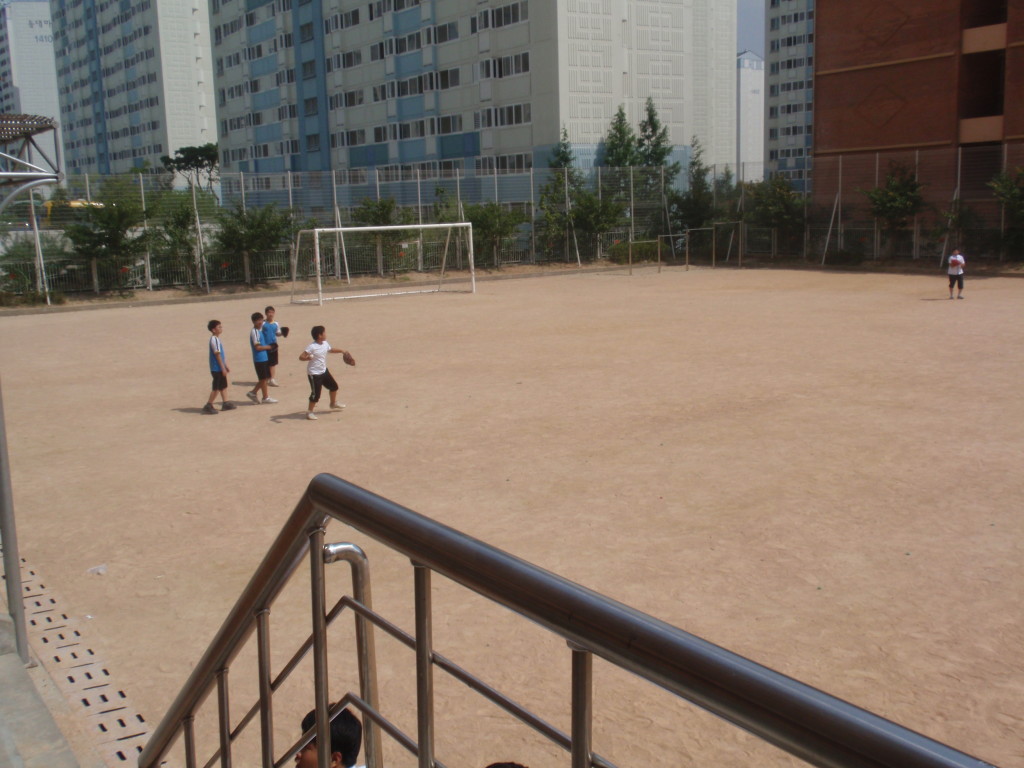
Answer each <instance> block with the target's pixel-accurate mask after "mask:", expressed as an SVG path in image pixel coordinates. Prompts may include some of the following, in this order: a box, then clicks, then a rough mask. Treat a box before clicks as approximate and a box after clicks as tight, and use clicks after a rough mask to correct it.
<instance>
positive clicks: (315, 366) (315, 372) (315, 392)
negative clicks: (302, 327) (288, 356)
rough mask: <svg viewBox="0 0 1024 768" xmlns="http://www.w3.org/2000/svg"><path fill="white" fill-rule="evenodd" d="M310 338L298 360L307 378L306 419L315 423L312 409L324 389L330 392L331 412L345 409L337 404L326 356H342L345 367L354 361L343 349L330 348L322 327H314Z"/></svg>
mask: <svg viewBox="0 0 1024 768" xmlns="http://www.w3.org/2000/svg"><path fill="white" fill-rule="evenodd" d="M310 336H312V337H313V343H312V344H310V345H309V346H308V347H306V348H305V349H304V350H302V354H301V355H299V360H302V361H304V362H305V363H306V375H307V377H308V378H309V409H308V410H307V411H306V418H307V419H309V420H311V421H316V414H315V413H313V409H314V408H316V404H317V403H318V402H320V393H321V392H322V391H323V388H324V387H327V391H328V392H330V396H331V408H332V409H333V410H336V411H340V410H341V409H342V408H344V407H345V404H344V403H339V402H338V382H336V381H335V380H334V377H333V376H331V372H330V371H329V370H327V355H328V354H329V353H331V352H334V353H336V354H339V355H342V359H343V360H344V361H345V363H346V364H347V365H355V364H356V361H355V358H354V357H352V355H351V354H349V353H348V352H346V351H345V350H344V349H332V348H331V345H330V343H329V342H328V341H327V331H326V330H324V327H323V326H322V325H314V326H313V329H312V330H311V331H310Z"/></svg>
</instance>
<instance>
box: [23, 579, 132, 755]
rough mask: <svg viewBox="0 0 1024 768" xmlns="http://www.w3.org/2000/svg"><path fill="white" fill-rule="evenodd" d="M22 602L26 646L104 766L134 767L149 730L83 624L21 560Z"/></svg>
mask: <svg viewBox="0 0 1024 768" xmlns="http://www.w3.org/2000/svg"><path fill="white" fill-rule="evenodd" d="M21 576H22V582H21V583H22V599H23V601H24V604H25V621H26V623H27V625H28V626H27V629H28V637H29V643H30V644H31V645H32V650H33V651H35V654H36V656H37V657H38V659H39V662H40V663H41V664H42V665H43V667H44V668H45V669H46V671H47V672H48V673H49V674H50V677H51V678H52V679H53V682H54V684H55V685H56V686H57V687H58V688H59V689H60V690H61V692H62V693H63V694H64V695H65V696H66V697H67V699H68V702H69V703H70V705H71V708H72V711H75V712H78V713H80V714H81V716H82V718H83V722H84V724H85V730H86V731H87V732H88V733H90V734H92V736H93V738H94V739H95V740H96V745H97V747H98V750H99V752H100V754H101V756H102V757H103V758H104V759H105V760H106V762H107V764H108V765H110V766H113V767H114V768H118V767H119V766H124V765H125V764H127V763H131V764H132V765H134V764H135V761H136V758H137V757H138V755H139V753H140V752H142V748H143V747H144V746H145V745H146V740H147V738H148V734H149V726H148V724H147V723H146V721H145V719H144V718H143V717H142V715H141V714H140V713H139V712H138V710H137V709H135V707H134V706H133V705H132V703H131V701H130V699H129V698H128V694H127V693H125V691H124V689H123V688H122V687H120V686H119V685H117V683H116V682H115V681H114V679H113V676H112V675H111V673H110V668H109V666H108V665H107V663H106V662H105V661H104V660H103V659H101V658H100V657H99V656H98V655H97V654H96V652H95V651H94V650H93V649H92V648H91V647H90V645H89V642H88V640H87V639H86V637H85V633H84V632H83V631H82V624H81V622H79V621H78V620H77V619H74V618H72V617H70V616H69V615H68V613H67V612H66V611H65V610H64V609H63V607H62V606H61V602H60V600H59V598H58V597H57V596H56V595H55V594H54V593H53V592H52V591H51V590H50V589H48V588H47V587H46V585H45V584H44V583H43V580H42V579H41V578H40V576H39V574H38V573H37V572H36V571H35V569H33V568H30V567H29V566H28V565H27V564H26V563H25V561H24V559H22V562H21Z"/></svg>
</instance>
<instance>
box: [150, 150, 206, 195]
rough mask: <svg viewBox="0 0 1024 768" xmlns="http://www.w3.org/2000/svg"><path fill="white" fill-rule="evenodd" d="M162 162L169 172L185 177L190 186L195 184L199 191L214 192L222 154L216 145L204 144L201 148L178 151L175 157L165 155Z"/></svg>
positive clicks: (161, 159)
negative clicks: (214, 183)
mask: <svg viewBox="0 0 1024 768" xmlns="http://www.w3.org/2000/svg"><path fill="white" fill-rule="evenodd" d="M160 162H161V163H162V164H163V166H164V168H165V169H166V170H167V171H169V172H171V173H180V174H181V175H182V176H184V177H185V178H186V179H187V180H188V182H189V184H190V185H192V184H195V186H196V187H198V188H199V189H206V190H208V191H213V182H214V180H215V178H216V174H217V167H218V165H219V163H220V154H219V152H218V150H217V145H216V144H203V145H202V146H199V147H181V148H180V149H176V150H174V157H169V156H167V155H164V156H163V157H161V158H160ZM204 182H205V183H204Z"/></svg>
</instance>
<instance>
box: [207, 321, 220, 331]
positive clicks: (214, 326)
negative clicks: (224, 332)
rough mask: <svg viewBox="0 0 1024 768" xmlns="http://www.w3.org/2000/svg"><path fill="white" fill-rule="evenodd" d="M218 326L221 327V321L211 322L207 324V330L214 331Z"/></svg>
mask: <svg viewBox="0 0 1024 768" xmlns="http://www.w3.org/2000/svg"><path fill="white" fill-rule="evenodd" d="M218 325H220V320H211V321H210V322H208V323H207V324H206V330H208V331H213V329H214V328H216V327H217V326H218Z"/></svg>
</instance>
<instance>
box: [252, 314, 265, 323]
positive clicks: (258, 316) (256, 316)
mask: <svg viewBox="0 0 1024 768" xmlns="http://www.w3.org/2000/svg"><path fill="white" fill-rule="evenodd" d="M249 319H250V320H252V321H253V322H254V323H255V322H256V321H257V320H262V319H263V314H262V313H260V312H253V313H252V317H250V318H249Z"/></svg>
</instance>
